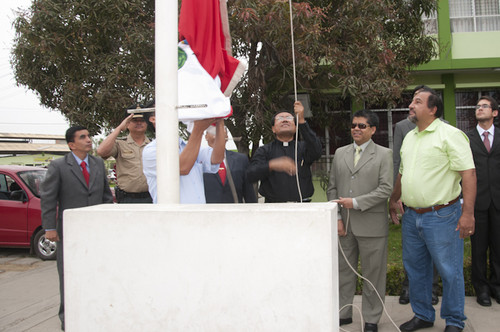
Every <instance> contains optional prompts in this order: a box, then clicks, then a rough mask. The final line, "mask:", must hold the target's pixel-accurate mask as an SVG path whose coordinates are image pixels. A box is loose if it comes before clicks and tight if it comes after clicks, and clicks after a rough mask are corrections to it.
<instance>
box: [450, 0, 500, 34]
mask: <svg viewBox="0 0 500 332" xmlns="http://www.w3.org/2000/svg"><path fill="white" fill-rule="evenodd" d="M449 4H450V22H451V32H478V31H500V2H499V1H498V0H450V1H449Z"/></svg>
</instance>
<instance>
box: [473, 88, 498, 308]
mask: <svg viewBox="0 0 500 332" xmlns="http://www.w3.org/2000/svg"><path fill="white" fill-rule="evenodd" d="M497 115H498V102H497V101H496V100H495V99H493V98H491V97H490V96H482V97H481V98H480V99H479V101H478V102H477V105H476V120H477V127H476V128H475V129H473V130H471V131H469V132H468V133H467V135H468V136H469V140H470V146H471V150H472V154H473V156H474V164H475V165H476V174H477V196H476V204H475V206H474V218H475V219H476V230H475V233H474V235H472V236H471V244H472V285H473V286H474V289H475V291H476V296H477V302H478V303H479V304H480V305H482V306H487V307H488V306H491V298H490V294H492V295H493V296H495V297H496V300H497V302H498V303H500V200H499V197H500V129H498V128H496V127H495V126H494V125H493V120H494V118H495V117H496V116H497ZM488 250H489V255H488ZM488 256H489V257H488ZM488 258H489V259H488ZM488 260H489V264H490V272H491V273H490V274H491V275H490V276H489V277H488V275H487V272H486V271H487V266H488Z"/></svg>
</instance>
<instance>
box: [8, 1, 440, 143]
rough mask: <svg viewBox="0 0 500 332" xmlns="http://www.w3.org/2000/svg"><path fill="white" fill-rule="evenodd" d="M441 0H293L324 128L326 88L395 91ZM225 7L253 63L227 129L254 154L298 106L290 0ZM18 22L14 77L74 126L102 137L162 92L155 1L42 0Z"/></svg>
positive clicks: (301, 84)
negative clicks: (157, 88) (280, 114)
mask: <svg viewBox="0 0 500 332" xmlns="http://www.w3.org/2000/svg"><path fill="white" fill-rule="evenodd" d="M435 6H436V1H435V0H419V1H407V0H384V1H379V0H311V1H302V2H294V3H293V22H294V38H295V43H294V46H295V56H296V60H297V61H296V67H297V71H296V72H297V85H298V88H299V90H300V91H303V92H307V93H310V94H311V95H312V96H313V98H317V100H320V101H321V103H319V106H318V107H316V106H315V107H316V108H314V109H313V112H314V114H315V117H314V119H321V126H326V125H329V122H331V121H333V120H332V117H331V116H329V115H328V113H327V111H325V108H326V109H328V106H327V107H323V106H322V103H323V100H324V105H329V104H330V103H329V101H328V100H327V98H325V94H324V93H322V91H324V90H326V89H339V90H340V93H341V96H342V97H350V98H353V99H356V100H361V101H369V102H391V101H393V100H394V99H397V98H398V97H399V95H400V93H401V91H402V89H403V88H404V87H405V86H406V85H407V84H408V77H409V73H408V70H409V69H410V68H411V67H413V66H416V65H418V64H421V63H424V62H426V61H429V60H430V59H431V58H432V56H434V55H435V53H434V48H433V46H434V45H433V39H432V38H431V37H428V36H425V35H424V33H423V23H422V21H421V16H422V14H429V13H430V12H431V11H432V10H433V9H435ZM228 7H229V8H228V10H229V20H230V28H231V35H232V38H233V54H234V55H235V56H237V57H241V58H245V59H246V60H247V62H248V64H249V68H248V71H247V73H246V76H245V78H244V80H243V81H242V83H241V84H240V86H239V87H238V88H237V89H236V90H235V92H234V93H233V96H232V105H233V109H234V116H233V117H232V118H231V119H230V120H229V121H228V127H229V129H230V131H231V133H232V135H233V136H234V137H236V138H240V140H239V142H237V146H238V149H239V150H240V151H242V152H248V147H249V143H250V142H253V143H254V146H257V145H258V142H259V139H260V138H261V137H264V140H265V141H268V140H269V139H270V138H271V131H270V128H269V127H270V125H269V124H270V121H269V120H270V118H271V116H272V114H274V113H275V112H276V111H277V110H279V109H282V108H287V109H291V101H293V100H291V99H290V98H289V96H290V95H293V91H294V89H293V83H294V82H293V70H292V51H291V37H290V18H289V5H288V1H286V0H259V1H255V0H233V1H230V2H229V3H228ZM15 28H16V33H17V34H16V39H15V45H14V49H13V57H12V64H13V66H14V71H15V75H16V80H17V82H18V84H21V85H25V86H27V87H28V88H30V89H31V90H34V91H35V92H37V93H38V95H39V96H40V101H41V103H42V104H43V105H44V106H47V107H49V108H53V109H57V110H59V111H61V112H62V113H63V114H64V115H66V117H67V118H68V119H69V120H70V121H71V122H74V123H76V122H78V123H82V124H85V125H87V126H88V127H89V129H91V131H92V132H94V133H96V132H99V131H100V130H101V129H103V128H112V127H114V126H116V125H117V124H118V123H119V122H120V120H121V119H122V118H123V112H122V110H123V108H124V107H125V106H127V105H130V104H132V103H134V102H137V101H141V100H142V101H143V100H148V99H150V98H152V97H153V96H154V0H69V1H68V0H34V1H33V5H32V6H31V8H30V9H29V10H27V11H25V12H21V13H19V16H18V18H17V19H16V21H15ZM314 105H318V103H314ZM325 112H326V113H325ZM313 121H314V120H313Z"/></svg>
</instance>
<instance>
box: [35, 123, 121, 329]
mask: <svg viewBox="0 0 500 332" xmlns="http://www.w3.org/2000/svg"><path fill="white" fill-rule="evenodd" d="M66 142H67V143H68V146H69V149H70V150H71V152H70V153H68V154H66V155H65V156H64V157H62V158H59V159H56V160H54V161H52V162H51V163H50V165H49V167H48V169H47V174H46V176H45V179H44V181H43V182H42V185H41V190H40V199H41V200H40V204H41V209H42V226H43V228H44V229H45V237H46V238H47V240H50V241H57V271H58V273H59V291H60V296H61V304H60V306H59V318H60V319H61V328H62V329H63V330H64V273H63V272H64V265H63V218H62V217H63V212H64V210H66V209H74V208H80V207H84V206H91V205H97V204H102V203H112V202H113V195H112V194H111V190H110V189H109V184H108V178H107V172H106V169H105V168H104V162H103V161H102V159H100V158H96V157H94V156H91V155H90V154H88V153H89V152H90V151H91V150H92V140H91V139H90V135H89V132H88V130H87V129H86V128H85V127H82V126H73V127H71V128H69V129H68V130H67V131H66ZM90 232H91V230H90Z"/></svg>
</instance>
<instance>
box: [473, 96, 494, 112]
mask: <svg viewBox="0 0 500 332" xmlns="http://www.w3.org/2000/svg"><path fill="white" fill-rule="evenodd" d="M481 99H484V100H487V101H489V102H490V105H491V110H493V111H498V102H497V101H496V100H495V98H493V97H490V96H481V97H479V99H478V100H477V101H480V100H481Z"/></svg>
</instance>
